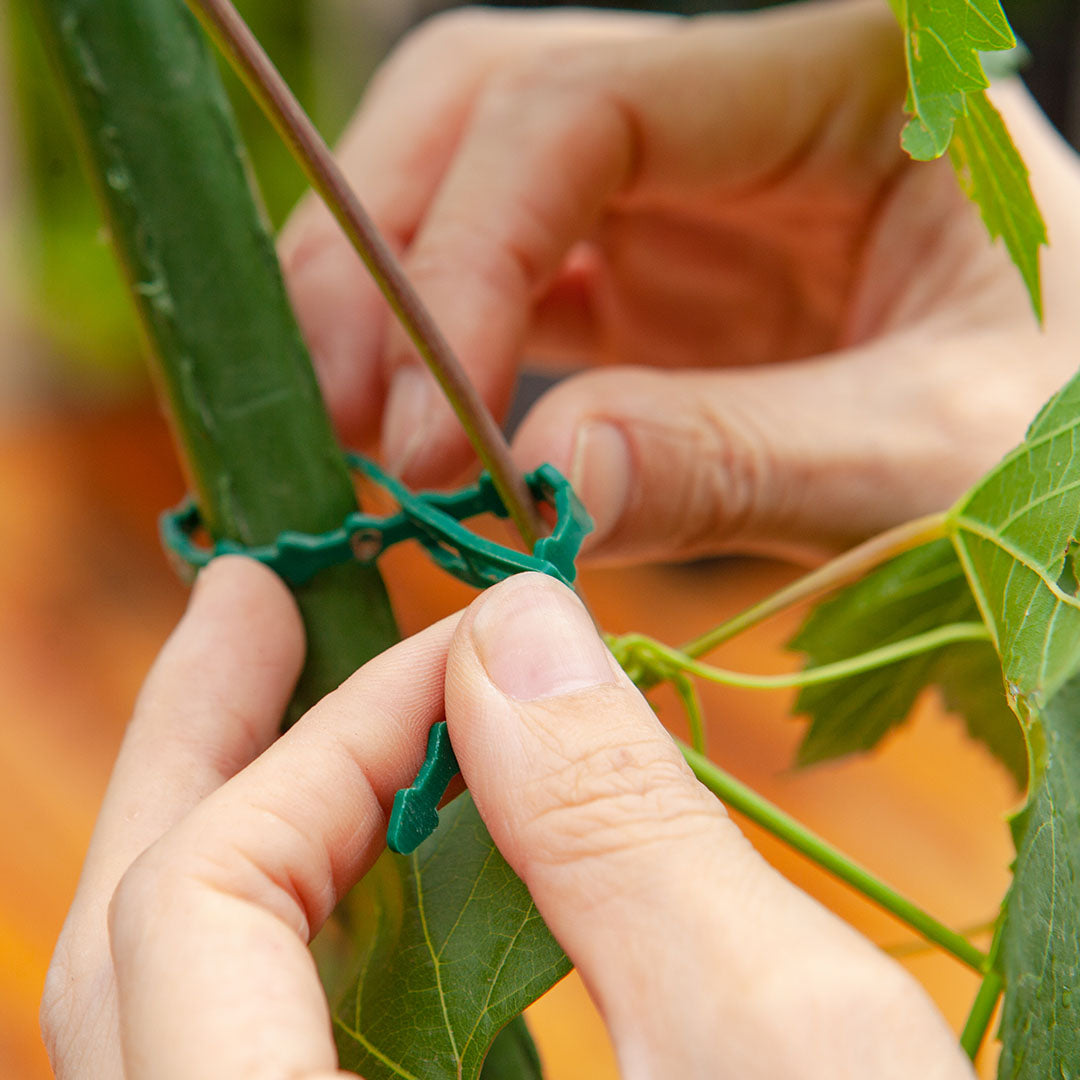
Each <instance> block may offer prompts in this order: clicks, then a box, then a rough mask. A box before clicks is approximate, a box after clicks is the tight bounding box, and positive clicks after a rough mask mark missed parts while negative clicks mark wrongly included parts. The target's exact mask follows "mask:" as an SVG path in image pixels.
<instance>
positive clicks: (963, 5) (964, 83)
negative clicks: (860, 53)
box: [894, 0, 1016, 161]
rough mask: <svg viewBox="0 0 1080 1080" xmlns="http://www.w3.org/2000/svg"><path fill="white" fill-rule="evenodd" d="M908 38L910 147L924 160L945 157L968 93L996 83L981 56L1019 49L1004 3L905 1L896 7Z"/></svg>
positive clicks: (907, 139)
mask: <svg viewBox="0 0 1080 1080" xmlns="http://www.w3.org/2000/svg"><path fill="white" fill-rule="evenodd" d="M894 8H895V9H897V16H898V18H899V20H900V28H901V30H902V31H903V34H904V56H905V59H906V61H907V69H908V104H907V108H908V112H910V113H911V119H910V120H909V121H908V124H907V127H905V128H904V133H903V136H902V142H903V145H904V149H905V150H907V152H908V153H909V154H910V155H911V156H912V157H913V158H917V159H918V160H920V161H929V160H931V159H933V158H937V157H941V155H942V154H944V153H945V151H946V150H947V149H948V147H949V140H950V139H951V138H952V136H953V127H954V125H955V123H956V121H957V119H958V118H960V117H962V116H965V115H967V95H968V94H971V93H975V92H978V91H980V90H985V89H986V88H987V87H988V86H989V85H990V80H989V79H988V78H987V77H986V72H985V71H984V70H983V65H982V61H981V60H980V58H979V53H980V52H997V51H1000V50H1003V49H1011V48H1013V47H1014V46H1015V45H1016V38H1015V37H1014V36H1013V32H1012V29H1011V28H1010V27H1009V21H1008V19H1006V18H1005V12H1004V11H1003V10H1002V9H1001V4H1000V2H999V0H899V2H897V3H895V4H894Z"/></svg>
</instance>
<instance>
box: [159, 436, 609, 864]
mask: <svg viewBox="0 0 1080 1080" xmlns="http://www.w3.org/2000/svg"><path fill="white" fill-rule="evenodd" d="M346 457H347V460H348V463H349V466H350V468H352V469H353V470H354V471H356V472H359V473H362V474H363V475H364V476H366V477H368V479H370V480H372V481H374V482H375V483H376V484H378V485H379V486H380V487H381V488H383V490H384V491H386V492H388V493H389V494H390V495H391V496H392V497H393V498H394V500H395V501H396V502H397V504H398V512H397V513H396V514H391V515H390V516H388V517H376V516H374V515H372V514H363V513H360V512H354V513H351V514H349V516H348V517H347V518H346V519H345V521H344V522H343V523H342V524H341V526H340V527H339V528H337V529H332V530H331V531H330V532H326V533H321V534H319V535H308V534H305V533H297V532H283V533H282V534H281V535H280V536H278V538H277V539H276V540H275V541H274V543H272V544H265V545H263V546H261V547H244V546H243V545H241V544H237V543H234V542H232V541H230V540H219V541H218V542H217V543H216V544H214V546H213V547H206V546H202V545H200V544H198V543H197V542H196V541H195V534H196V533H197V532H198V531H199V529H201V528H202V519H201V517H200V515H199V510H198V507H196V505H195V504H194V503H193V502H192V501H191V500H188V501H186V502H185V503H183V504H182V505H181V506H179V507H178V508H177V509H176V510H172V511H170V512H168V513H166V514H163V515H162V518H161V538H162V543H163V544H164V545H165V548H166V550H167V551H168V552H169V553H170V555H171V556H173V558H174V561H175V562H176V563H177V565H178V568H179V569H180V572H181V573H182V574H184V575H185V576H188V577H193V576H194V574H195V573H197V572H198V571H199V570H200V569H202V568H203V567H204V566H206V565H207V564H208V563H209V562H210V560H211V559H214V558H216V557H217V556H219V555H230V554H235V555H246V556H248V558H252V559H257V560H258V561H259V562H262V563H265V564H266V565H267V566H269V567H270V568H271V569H272V570H274V571H275V572H276V573H277V574H278V575H279V576H280V577H282V578H284V580H286V581H288V582H289V583H290V584H292V585H303V584H305V583H306V582H308V581H310V580H311V579H312V578H313V577H314V576H315V575H316V574H318V573H319V571H320V570H326V569H328V568H329V567H331V566H337V565H339V564H341V563H346V562H350V561H351V560H354V559H355V560H357V561H359V562H362V563H374V562H375V560H376V559H377V558H378V557H379V556H380V555H381V554H382V553H383V552H384V551H386V549H387V548H389V547H392V546H393V545H394V544H399V543H401V542H402V541H403V540H417V541H419V543H420V544H421V545H423V547H424V549H425V550H426V551H427V553H428V555H429V556H430V557H431V558H432V559H433V560H434V561H435V562H436V563H437V564H438V565H439V566H441V567H442V568H443V569H444V570H445V571H446V572H447V573H449V574H452V575H453V576H454V577H456V578H459V579H460V580H461V581H464V582H466V583H467V584H469V585H473V586H475V587H476V588H478V589H485V588H487V587H488V586H489V585H494V584H496V583H497V582H499V581H502V580H504V579H505V578H508V577H510V576H511V575H512V574H520V573H525V572H527V571H536V572H538V573H541V574H547V575H548V576H549V577H553V578H555V579H556V580H558V581H561V582H562V583H563V584H564V585H569V586H573V584H574V579H575V578H576V577H577V568H576V566H575V565H574V563H575V560H576V559H577V556H578V552H579V551H580V550H581V543H582V541H583V540H584V539H585V537H586V535H587V534H588V533H589V531H590V530H591V529H592V519H591V518H590V517H589V515H588V514H587V513H586V511H585V508H584V507H583V506H582V505H581V501H580V500H579V499H578V497H577V496H576V495H575V494H574V489H573V488H572V487H571V486H570V484H569V482H568V481H567V480H566V478H565V477H564V476H563V475H562V474H561V473H560V472H559V471H558V469H556V468H554V467H553V466H551V465H541V466H540V468H539V469H537V470H536V471H535V472H533V473H530V474H529V475H528V476H526V477H525V481H526V483H527V484H528V486H529V490H530V491H531V492H532V494H533V496H534V497H535V498H537V499H540V500H542V501H544V502H546V503H547V504H548V505H549V506H551V507H552V508H553V509H554V510H555V516H556V520H555V527H554V528H553V529H552V530H551V535H550V536H545V537H544V538H543V539H542V540H539V541H538V542H537V544H536V547H535V548H534V550H533V552H532V554H531V555H528V554H525V553H524V552H521V551H515V550H514V549H513V548H508V547H503V546H502V545H501V544H496V543H495V542H494V541H492V540H487V539H485V538H484V537H482V536H477V535H476V534H475V533H474V532H471V531H470V530H469V529H467V528H466V527H465V526H464V525H463V524H462V522H463V521H466V520H468V519H469V518H474V517H479V516H480V515H482V514H494V515H495V516H496V517H506V516H507V512H506V507H505V506H504V505H503V502H502V499H500V498H499V494H498V492H497V491H496V490H495V485H494V484H493V483H492V482H491V478H490V477H489V476H488V475H487V473H482V474H481V476H480V478H479V480H477V482H476V483H475V484H472V485H470V486H469V487H466V488H463V489H462V490H461V491H457V492H454V493H453V494H449V495H446V494H440V493H438V492H420V493H414V492H411V491H410V490H409V489H408V488H407V487H405V485H404V484H402V483H401V482H400V481H399V480H396V479H395V478H394V477H392V476H390V475H389V474H388V473H386V472H384V471H383V470H382V469H380V468H379V466H378V465H376V464H375V462H373V461H370V460H369V459H368V458H364V457H360V456H359V455H357V454H348V455H346ZM457 773H458V763H457V758H456V757H455V756H454V750H453V747H451V745H450V733H449V731H448V730H447V727H446V723H445V721H443V722H441V723H438V724H436V725H435V726H434V727H433V728H432V729H431V734H430V735H429V736H428V746H427V755H426V756H425V758H424V764H423V765H422V766H421V769H420V772H419V774H418V775H417V777H416V781H415V782H414V783H413V784H412V786H411V787H408V788H403V789H402V790H401V791H399V792H398V793H397V794H396V795H395V796H394V806H393V809H392V811H391V813H390V824H389V826H388V827H387V831H386V843H387V846H388V847H389V848H390V850H391V851H396V852H398V853H399V854H401V855H408V854H409V853H410V852H412V851H414V850H415V849H416V848H417V847H418V846H419V845H420V844H421V843H422V842H423V841H424V840H426V839H427V838H428V837H429V836H430V835H431V834H432V833H433V832H434V831H435V828H436V827H437V826H438V824H439V812H438V807H439V802H440V801H441V799H442V797H443V795H444V794H445V793H446V789H447V787H448V786H449V784H450V781H451V780H452V779H453V778H454V777H455V776H456V775H457Z"/></svg>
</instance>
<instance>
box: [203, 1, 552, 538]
mask: <svg viewBox="0 0 1080 1080" xmlns="http://www.w3.org/2000/svg"><path fill="white" fill-rule="evenodd" d="M187 4H188V6H189V7H190V8H191V10H192V11H193V12H194V14H195V15H196V17H197V18H198V19H199V21H200V22H201V23H202V24H203V26H204V27H205V28H206V31H207V33H208V34H209V35H210V37H211V38H212V39H213V40H214V42H215V43H216V44H217V46H218V48H219V49H220V50H221V51H222V53H223V54H224V55H225V57H226V59H228V61H229V63H230V64H231V65H232V66H233V68H234V69H235V70H236V72H237V74H238V75H239V76H240V78H241V80H242V81H243V82H244V84H245V85H246V86H247V88H248V90H249V91H250V93H251V95H252V97H253V98H254V99H255V101H256V102H257V103H258V104H259V106H260V107H261V108H262V110H263V112H264V113H265V114H266V116H267V117H268V118H269V120H270V122H271V123H272V124H273V125H274V127H275V128H276V129H277V131H278V133H279V134H280V135H281V138H282V139H283V141H284V142H285V144H286V146H288V148H289V150H290V152H291V153H292V155H293V157H294V158H295V159H296V161H297V163H298V164H299V165H300V167H301V168H302V169H303V171H304V173H305V174H306V176H307V178H308V180H309V181H310V183H311V185H312V187H313V188H314V189H315V190H316V191H317V192H318V193H319V195H320V196H321V198H322V199H323V201H324V202H325V203H326V205H327V207H328V208H329V209H330V212H331V213H332V214H333V215H334V217H335V218H336V219H337V221H338V224H339V225H340V226H341V228H342V229H343V230H344V232H345V235H346V236H347V237H348V239H349V241H350V242H351V243H352V245H353V247H354V248H355V249H356V251H357V253H358V254H359V255H360V258H361V259H363V261H364V264H365V265H366V266H367V268H368V270H369V272H370V273H371V276H372V277H373V278H374V279H375V283H376V284H377V285H378V287H379V289H380V290H381V292H382V294H383V296H385V297H386V300H387V302H388V303H389V304H390V307H391V309H392V310H393V312H394V314H395V315H396V316H397V318H398V319H399V321H400V322H401V325H402V326H403V327H404V328H405V330H406V332H407V333H408V335H409V337H410V338H411V339H412V342H413V344H414V345H415V347H416V350H417V352H418V353H419V354H420V357H421V358H422V359H423V361H424V362H425V363H426V364H427V366H428V368H429V369H430V371H431V373H432V374H433V375H434V376H435V379H436V380H437V381H438V383H439V385H440V387H441V388H442V391H443V393H444V394H445V396H446V399H447V401H448V402H449V403H450V405H451V407H452V408H453V410H454V412H455V413H456V414H457V417H458V419H459V420H460V422H461V425H462V427H463V428H464V429H465V433H466V435H468V437H469V440H470V442H471V443H472V445H473V447H474V449H475V450H476V454H477V456H478V457H479V458H480V461H481V462H482V463H483V466H484V468H485V469H487V471H488V473H489V474H490V476H491V479H492V480H493V481H494V483H495V487H496V489H497V490H498V492H499V495H500V496H501V498H502V500H503V503H504V504H505V506H506V509H507V511H508V512H509V514H510V518H511V520H512V521H513V522H514V525H515V526H516V527H517V529H518V532H519V533H520V534H521V538H522V540H523V541H524V542H525V544H526V545H527V547H528V549H529V550H530V551H531V550H532V549H533V547H534V545H535V544H536V541H537V540H538V539H539V538H540V536H542V535H543V523H542V522H541V520H540V517H539V515H538V513H537V510H536V507H535V505H534V503H533V499H532V496H531V495H530V493H529V490H528V488H527V487H526V486H525V481H524V479H523V478H522V476H521V474H520V473H519V472H518V470H517V469H516V468H515V467H514V464H513V461H512V459H511V457H510V448H509V446H508V445H507V442H506V439H505V438H504V437H503V434H502V431H501V430H500V429H499V426H498V424H496V423H495V420H494V418H493V417H492V415H491V413H490V412H489V411H488V408H487V406H486V405H485V404H484V402H483V400H482V399H481V397H480V395H479V393H478V392H477V390H476V388H475V387H474V386H473V384H472V382H471V381H470V380H469V378H468V376H467V375H466V374H465V371H464V369H463V367H462V365H461V362H460V360H458V358H457V356H456V355H455V354H454V352H453V350H452V349H451V347H450V344H449V342H448V341H447V340H446V338H445V337H444V336H443V333H442V331H441V330H440V329H439V328H438V326H437V325H436V323H435V320H434V319H433V318H432V316H431V313H430V312H429V311H428V309H427V307H426V306H425V305H424V303H423V301H422V300H421V299H420V296H419V294H418V293H417V292H416V290H415V289H414V288H413V286H412V283H411V282H410V281H409V279H408V278H407V277H406V275H405V271H404V269H403V268H402V266H401V263H400V261H399V260H398V258H397V256H396V255H395V254H394V253H393V251H391V250H390V247H389V246H388V245H387V243H386V241H385V240H384V239H383V238H382V236H381V235H380V234H379V231H378V229H377V228H376V227H375V224H374V222H373V221H372V220H371V217H370V216H369V214H368V213H367V211H366V210H365V209H364V207H363V205H362V204H361V203H360V200H359V199H358V198H357V196H356V193H355V192H354V191H353V190H352V188H351V187H350V186H349V183H348V181H347V180H346V179H345V176H344V174H343V173H342V172H341V170H340V169H339V168H338V165H337V162H336V161H335V160H334V156H333V154H332V153H331V152H330V148H329V147H328V146H327V145H326V142H325V141H324V140H323V138H322V136H321V135H320V134H319V132H318V130H317V129H316V127H315V125H314V124H313V123H312V121H311V119H310V118H309V117H308V115H307V114H306V113H305V112H304V109H303V107H302V106H301V104H300V102H299V101H298V100H297V99H296V96H295V95H294V94H293V92H292V91H291V90H290V89H289V86H288V84H287V83H286V82H285V80H284V78H282V76H281V74H280V73H279V72H278V70H277V68H276V67H275V66H274V64H273V61H271V59H270V57H269V56H267V54H266V51H265V50H264V49H263V47H262V45H261V44H260V43H259V41H258V39H257V38H256V37H255V35H254V34H253V33H252V32H251V29H250V28H249V27H248V25H247V24H246V23H245V22H244V20H243V18H242V17H241V15H240V13H239V12H238V11H237V10H236V8H235V7H234V6H233V4H232V3H231V2H230V0H187Z"/></svg>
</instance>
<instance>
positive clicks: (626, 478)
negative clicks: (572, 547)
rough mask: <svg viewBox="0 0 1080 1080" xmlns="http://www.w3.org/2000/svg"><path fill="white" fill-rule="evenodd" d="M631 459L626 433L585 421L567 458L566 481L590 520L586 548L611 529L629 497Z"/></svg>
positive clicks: (621, 514)
mask: <svg viewBox="0 0 1080 1080" xmlns="http://www.w3.org/2000/svg"><path fill="white" fill-rule="evenodd" d="M632 475H633V462H632V460H631V456H630V446H629V444H628V443H627V441H626V436H625V435H623V433H622V431H620V430H619V428H617V427H616V426H615V425H614V424H609V423H607V422H606V421H603V420H589V421H586V422H585V423H584V424H582V426H581V427H580V428H579V429H578V433H577V438H576V439H575V440H574V451H573V456H572V457H571V459H570V483H571V484H572V485H573V488H574V490H575V491H576V492H577V493H578V496H579V497H580V498H581V501H582V502H583V503H584V504H585V509H586V510H588V511H589V514H590V515H591V516H592V519H593V526H594V528H593V532H592V534H591V535H590V536H589V539H588V543H589V546H590V547H594V546H596V545H597V544H598V543H600V542H601V541H602V540H604V539H605V538H606V537H607V536H609V535H610V534H611V532H612V531H614V529H615V527H616V526H617V525H618V524H619V519H620V518H621V517H622V516H623V513H624V512H625V510H626V506H627V503H628V502H629V500H630V483H631V478H632Z"/></svg>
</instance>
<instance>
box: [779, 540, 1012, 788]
mask: <svg viewBox="0 0 1080 1080" xmlns="http://www.w3.org/2000/svg"><path fill="white" fill-rule="evenodd" d="M979 618H980V615H979V610H978V607H977V606H976V604H975V600H974V598H973V597H972V595H971V589H970V588H969V586H968V583H967V580H966V578H965V577H964V571H963V568H962V567H961V565H960V563H959V561H958V559H957V557H956V552H955V551H954V550H953V548H952V545H951V544H950V542H949V541H948V540H938V541H934V542H933V543H930V544H925V545H923V546H922V547H919V548H916V549H915V550H914V551H909V552H907V553H905V554H903V555H901V556H899V557H898V558H896V559H893V560H891V561H890V562H889V563H887V564H886V565H885V566H883V567H881V568H880V569H879V570H876V571H875V572H874V573H872V574H870V575H868V576H867V577H865V578H864V579H863V580H862V581H859V582H857V583H856V584H854V585H852V586H849V587H848V588H847V589H844V590H843V591H842V592H840V593H838V594H837V595H836V596H834V597H832V598H831V599H829V600H827V601H825V602H824V603H822V604H820V605H818V607H817V608H815V609H814V611H813V612H812V613H811V615H810V617H809V618H808V619H807V621H806V622H805V623H804V624H803V626H802V628H801V629H800V630H799V632H798V634H796V636H795V637H794V638H793V639H792V640H791V642H790V643H789V646H788V647H789V648H791V649H795V650H798V651H801V652H805V653H807V654H808V662H809V664H810V665H812V666H817V665H819V664H827V663H831V662H833V661H836V660H842V659H844V658H846V657H849V656H853V655H856V654H857V653H860V652H867V651H869V650H870V649H876V648H878V647H880V646H882V645H888V644H890V643H891V642H894V641H900V640H902V639H903V638H907V637H912V636H913V635H915V634H920V633H923V632H924V631H927V630H932V629H934V628H935V627H937V626H943V625H945V624H947V623H952V622H969V621H976V622H977V621H978V620H979ZM932 685H936V686H937V687H939V689H940V690H941V692H942V696H943V698H944V700H945V704H946V706H947V707H948V708H949V709H950V710H952V711H955V712H958V713H960V714H961V715H962V716H963V717H964V719H965V720H966V722H967V727H968V731H969V733H970V734H971V735H972V736H973V737H974V738H976V739H979V740H981V741H982V742H983V743H985V744H986V746H987V747H988V748H989V749H990V751H991V752H992V753H993V754H994V756H995V757H997V758H998V759H999V760H1000V761H1001V762H1002V763H1003V764H1004V765H1005V767H1006V768H1007V769H1008V770H1009V772H1010V773H1011V774H1012V776H1013V778H1014V779H1015V780H1016V782H1017V784H1018V786H1019V787H1020V788H1023V787H1024V785H1025V784H1026V781H1027V750H1026V747H1025V744H1024V739H1023V734H1022V732H1021V730H1020V725H1019V723H1018V722H1017V719H1016V717H1015V715H1014V714H1013V713H1012V711H1011V710H1010V709H1009V706H1008V702H1007V700H1006V698H1005V692H1004V687H1003V685H1002V680H1001V666H1000V664H999V663H998V658H997V655H996V654H995V652H994V649H993V647H992V646H991V645H989V644H986V643H983V642H972V641H968V642H958V643H956V644H954V645H948V646H946V647H944V648H942V649H939V650H936V651H935V652H932V653H924V654H922V655H920V656H913V657H910V658H909V659H907V660H902V661H900V662H899V663H896V664H890V665H888V666H887V667H883V668H878V669H877V670H874V671H867V672H863V673H861V674H859V675H854V676H851V677H850V678H847V679H843V680H840V681H837V682H831V683H823V684H820V685H818V686H808V687H805V688H804V689H803V690H802V691H801V692H800V693H799V696H798V698H797V699H796V702H795V708H794V711H795V712H798V713H803V714H805V715H807V716H809V717H810V721H811V723H810V727H809V729H808V730H807V733H806V736H805V737H804V739H803V742H802V745H801V746H800V748H799V754H798V761H799V764H801V765H809V764H813V763H816V762H820V761H828V760H831V759H833V758H837V757H841V756H843V755H845V754H850V753H854V752H856V751H860V750H863V751H865V750H871V749H873V748H874V747H875V746H876V745H877V744H878V743H879V742H880V740H881V739H882V738H883V737H884V736H885V735H886V734H888V733H889V732H890V731H892V730H893V729H894V728H896V727H897V726H899V725H900V724H902V723H903V722H904V720H905V719H907V717H908V715H909V713H910V712H911V709H912V706H913V705H914V704H915V700H916V698H917V697H918V696H919V694H920V693H921V692H922V691H923V690H924V689H925V688H926V687H927V686H932Z"/></svg>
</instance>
